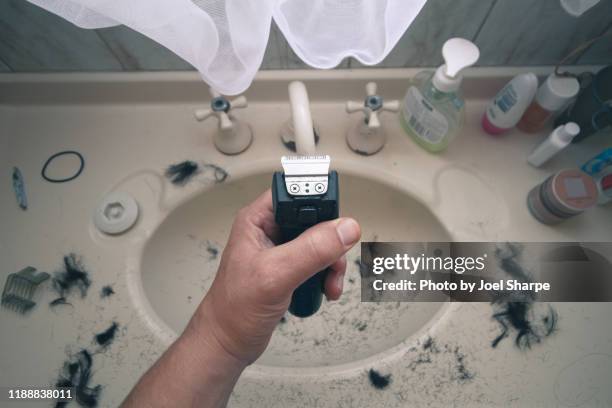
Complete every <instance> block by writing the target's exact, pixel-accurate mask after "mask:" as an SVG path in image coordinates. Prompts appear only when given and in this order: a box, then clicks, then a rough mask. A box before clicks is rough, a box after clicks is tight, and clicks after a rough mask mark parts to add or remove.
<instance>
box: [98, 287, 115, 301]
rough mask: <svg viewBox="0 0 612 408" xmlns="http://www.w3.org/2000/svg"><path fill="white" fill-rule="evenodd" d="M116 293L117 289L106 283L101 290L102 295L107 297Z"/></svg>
mask: <svg viewBox="0 0 612 408" xmlns="http://www.w3.org/2000/svg"><path fill="white" fill-rule="evenodd" d="M114 294H115V291H114V289H113V287H112V286H111V285H106V286H104V287H103V288H102V289H101V290H100V297H101V298H107V297H109V296H112V295H114Z"/></svg>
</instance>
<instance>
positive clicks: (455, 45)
mask: <svg viewBox="0 0 612 408" xmlns="http://www.w3.org/2000/svg"><path fill="white" fill-rule="evenodd" d="M442 56H443V57H444V62H445V64H444V65H442V66H440V67H439V68H438V69H437V70H436V71H435V72H434V71H423V72H420V73H419V74H417V75H416V76H415V77H414V79H413V80H412V81H411V83H410V86H409V87H408V90H407V91H406V96H405V97H404V101H403V107H402V111H401V113H400V120H401V122H402V125H403V127H404V129H405V130H406V133H408V134H409V135H410V136H411V137H412V138H413V139H414V140H415V141H416V142H417V143H418V144H419V145H420V146H421V147H423V148H424V149H425V150H427V151H429V152H432V153H437V152H440V151H442V150H444V149H446V147H447V146H448V144H449V142H450V141H451V140H452V139H453V138H454V137H455V135H456V134H457V132H458V131H459V130H460V129H461V127H462V126H463V116H464V109H463V108H464V100H463V97H462V96H461V94H460V92H459V88H460V86H461V81H462V79H463V76H462V74H461V73H462V71H463V70H464V69H465V68H468V67H470V66H472V65H474V64H475V63H476V61H478V57H479V56H480V51H479V50H478V47H476V45H475V44H474V43H472V42H471V41H468V40H465V39H463V38H451V39H449V40H448V41H446V43H444V46H443V47H442Z"/></svg>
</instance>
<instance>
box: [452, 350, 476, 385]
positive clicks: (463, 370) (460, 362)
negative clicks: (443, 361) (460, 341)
mask: <svg viewBox="0 0 612 408" xmlns="http://www.w3.org/2000/svg"><path fill="white" fill-rule="evenodd" d="M455 360H456V362H455V369H456V370H457V373H456V377H457V380H458V381H459V382H467V381H471V380H473V379H474V373H472V372H471V371H469V370H468V369H467V367H466V365H465V354H463V353H462V352H461V351H459V347H455Z"/></svg>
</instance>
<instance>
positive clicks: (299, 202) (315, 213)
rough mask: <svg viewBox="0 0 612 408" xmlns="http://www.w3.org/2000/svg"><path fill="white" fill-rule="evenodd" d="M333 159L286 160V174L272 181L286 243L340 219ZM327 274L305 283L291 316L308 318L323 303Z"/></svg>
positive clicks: (297, 292)
mask: <svg viewBox="0 0 612 408" xmlns="http://www.w3.org/2000/svg"><path fill="white" fill-rule="evenodd" d="M330 161H331V160H330V157H329V156H283V157H282V158H281V164H282V166H283V172H282V173H281V172H275V173H274V176H273V178H272V201H273V204H274V219H275V221H276V223H277V224H278V226H279V227H280V231H281V239H282V242H281V243H284V242H287V241H291V240H293V239H295V238H297V237H298V236H299V235H300V234H301V233H302V232H304V231H305V230H306V229H308V228H310V227H312V226H313V225H315V224H318V223H320V222H324V221H329V220H333V219H336V218H338V213H339V210H338V173H336V172H335V171H330V170H329V165H330ZM326 274H327V270H324V271H320V272H318V273H317V274H315V275H313V276H312V277H311V278H309V279H308V280H307V281H305V282H304V283H302V284H301V285H300V286H299V287H298V288H297V289H296V290H295V291H294V292H293V295H292V296H291V304H290V305H289V312H290V313H291V314H293V315H294V316H298V317H308V316H311V315H313V314H315V313H316V312H317V310H319V307H320V306H321V302H322V300H323V284H324V282H325V275H326Z"/></svg>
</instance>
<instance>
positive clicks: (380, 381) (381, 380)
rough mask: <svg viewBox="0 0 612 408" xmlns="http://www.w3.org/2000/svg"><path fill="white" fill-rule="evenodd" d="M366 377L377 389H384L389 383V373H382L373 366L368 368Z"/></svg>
mask: <svg viewBox="0 0 612 408" xmlns="http://www.w3.org/2000/svg"><path fill="white" fill-rule="evenodd" d="M368 378H369V379H370V384H372V386H373V387H374V388H376V389H377V390H384V389H385V388H387V387H388V386H389V384H391V374H387V375H382V374H380V373H379V372H378V371H376V370H374V369H373V368H370V371H368Z"/></svg>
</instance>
